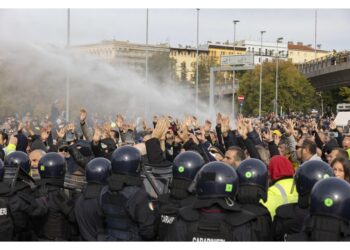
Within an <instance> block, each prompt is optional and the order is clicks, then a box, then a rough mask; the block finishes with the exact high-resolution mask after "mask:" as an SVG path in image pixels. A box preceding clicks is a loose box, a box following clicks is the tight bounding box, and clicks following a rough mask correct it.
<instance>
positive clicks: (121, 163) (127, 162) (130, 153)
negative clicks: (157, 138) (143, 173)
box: [111, 145, 141, 176]
mask: <svg viewBox="0 0 350 250" xmlns="http://www.w3.org/2000/svg"><path fill="white" fill-rule="evenodd" d="M111 164H112V173H116V174H124V175H134V176H138V175H139V174H140V173H139V171H140V165H141V153H140V151H139V150H138V149H136V148H134V147H132V146H129V145H125V146H122V147H120V148H117V149H116V150H114V152H113V154H112V158H111Z"/></svg>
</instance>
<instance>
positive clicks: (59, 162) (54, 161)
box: [38, 152, 66, 179]
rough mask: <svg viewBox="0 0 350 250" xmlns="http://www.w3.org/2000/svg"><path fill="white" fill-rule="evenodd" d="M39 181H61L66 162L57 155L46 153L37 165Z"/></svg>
mask: <svg viewBox="0 0 350 250" xmlns="http://www.w3.org/2000/svg"><path fill="white" fill-rule="evenodd" d="M38 168H39V174H40V178H41V179H49V178H56V179H63V178H64V175H65V173H66V160H65V159H64V158H63V157H62V156H61V155H60V154H58V153H54V152H52V153H47V154H46V155H44V156H43V157H42V158H41V159H40V161H39V164H38Z"/></svg>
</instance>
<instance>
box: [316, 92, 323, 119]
mask: <svg viewBox="0 0 350 250" xmlns="http://www.w3.org/2000/svg"><path fill="white" fill-rule="evenodd" d="M316 94H317V95H318V96H319V97H321V116H323V98H322V92H321V91H320V92H316Z"/></svg>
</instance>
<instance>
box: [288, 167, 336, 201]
mask: <svg viewBox="0 0 350 250" xmlns="http://www.w3.org/2000/svg"><path fill="white" fill-rule="evenodd" d="M333 176H334V173H333V170H332V168H331V166H329V164H328V163H326V162H324V161H317V160H311V161H306V162H304V163H303V164H302V165H301V166H300V167H299V168H298V169H297V171H296V172H295V175H294V181H295V185H296V189H297V191H298V194H299V195H305V194H310V192H311V190H312V188H313V186H314V185H315V183H316V182H318V181H319V180H322V179H326V178H328V177H333Z"/></svg>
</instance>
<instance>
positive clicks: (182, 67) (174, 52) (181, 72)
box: [170, 46, 208, 84]
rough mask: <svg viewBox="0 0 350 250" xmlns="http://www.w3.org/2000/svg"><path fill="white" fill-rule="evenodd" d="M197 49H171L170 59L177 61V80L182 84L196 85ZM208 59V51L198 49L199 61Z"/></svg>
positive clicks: (186, 47) (187, 47)
mask: <svg viewBox="0 0 350 250" xmlns="http://www.w3.org/2000/svg"><path fill="white" fill-rule="evenodd" d="M196 55H197V49H196V48H192V47H190V46H185V47H181V46H179V47H177V48H174V47H172V48H170V58H172V59H175V60H176V78H177V79H178V80H179V81H180V82H184V81H187V82H190V83H192V84H194V83H195V81H194V78H195V72H196V62H197V61H196V60H197V57H196ZM207 57H208V50H205V49H201V48H199V49H198V61H200V60H203V59H205V58H207Z"/></svg>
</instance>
